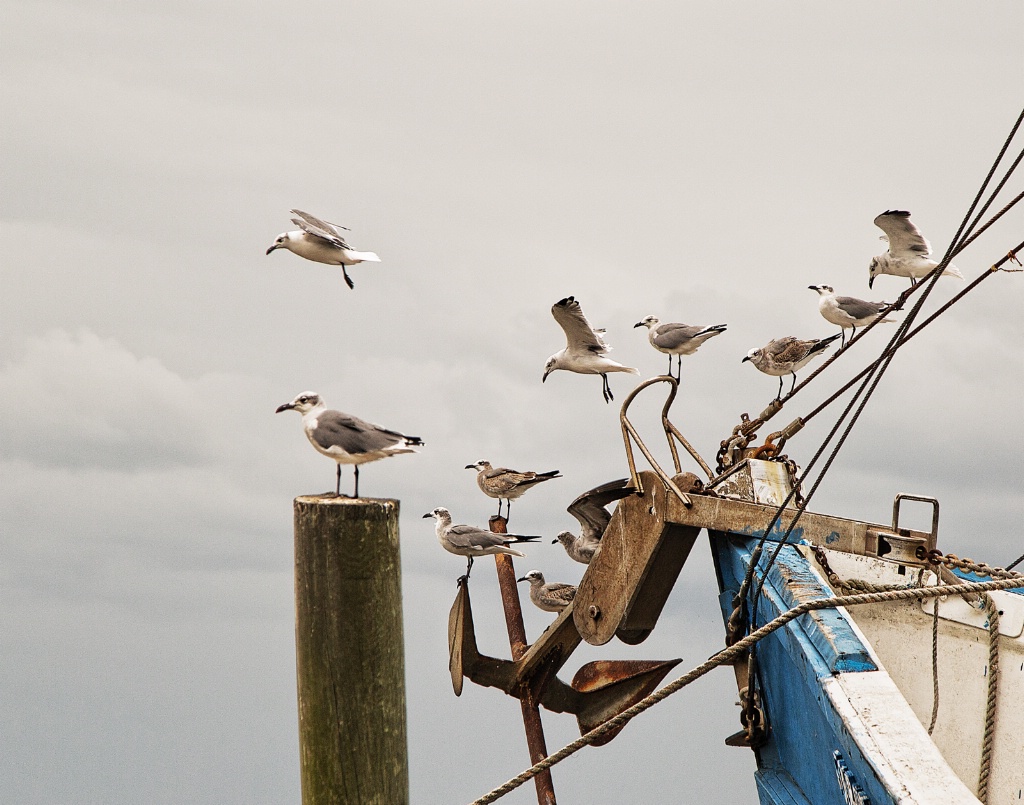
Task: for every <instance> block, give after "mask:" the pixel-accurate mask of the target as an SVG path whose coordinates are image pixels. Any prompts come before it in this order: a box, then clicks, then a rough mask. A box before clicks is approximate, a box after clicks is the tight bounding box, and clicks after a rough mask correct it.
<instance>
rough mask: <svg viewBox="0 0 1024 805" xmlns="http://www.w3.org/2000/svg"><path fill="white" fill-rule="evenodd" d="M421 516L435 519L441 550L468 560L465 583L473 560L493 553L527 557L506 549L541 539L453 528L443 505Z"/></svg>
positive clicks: (474, 529)
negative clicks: (518, 543) (520, 543)
mask: <svg viewBox="0 0 1024 805" xmlns="http://www.w3.org/2000/svg"><path fill="white" fill-rule="evenodd" d="M423 516H424V517H433V518H434V520H435V523H434V532H435V533H436V534H437V541H438V542H440V543H441V547H442V548H444V549H445V550H446V551H448V553H454V554H455V555H456V556H465V557H466V558H467V560H468V561H467V563H466V575H465V576H463V577H462V579H466V580H468V579H469V572H470V570H472V569H473V560H474V559H475V558H476V557H478V556H489V555H493V554H496V553H505V554H508V555H509V556H526V554H525V553H523V552H522V551H517V550H516V549H515V548H510V547H509V546H510V545H513V544H515V543H517V542H534V541H536V540H538V539H540V537H524V536H522V535H521V534H496V533H495V532H493V531H485V530H484V529H482V528H477V527H476V526H472V525H452V515H451V512H449V511H448V509H446V508H444V507H443V506H438V507H437V508H436V509H433V510H432V511H430V512H428V513H427V514H424V515H423ZM460 581H461V579H460Z"/></svg>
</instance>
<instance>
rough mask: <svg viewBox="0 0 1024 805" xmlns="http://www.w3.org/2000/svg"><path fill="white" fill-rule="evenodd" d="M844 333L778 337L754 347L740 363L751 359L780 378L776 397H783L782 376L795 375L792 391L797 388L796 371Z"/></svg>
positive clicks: (765, 371) (770, 373)
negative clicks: (804, 336) (812, 336)
mask: <svg viewBox="0 0 1024 805" xmlns="http://www.w3.org/2000/svg"><path fill="white" fill-rule="evenodd" d="M840 335H842V331H840V332H838V333H836V334H835V335H830V336H829V337H828V338H812V339H811V340H809V341H801V340H800V339H799V338H796V337H795V336H792V335H787V336H786V337H785V338H776V339H775V340H774V341H769V342H768V343H767V344H765V345H764V346H763V347H761V348H760V349H752V350H750V352H748V353H747V357H745V358H744V359H743V360H742V361H740V363H743V362H744V361H750V362H751V363H752V364H754V366H756V367H757V368H758V369H760V370H761V371H762V372H764V373H765V374H766V375H774V376H775V377H777V378H779V393H778V396H777V397H776V398H775V399H777V400H779V399H782V377H783V375H793V385H792V386H791V387H790V389H789V391H790V393H792V392H793V389H795V388H796V372H797V369H800V368H802V367H804V366H806V365H807V364H808V363H809V362H810V360H811V359H812V358H814V357H816V356H818V355H820V354H821V353H822V350H824V349H825V347H827V346H828V345H829V344H831V343H832V342H833V341H835V340H836V339H837V338H839V336H840Z"/></svg>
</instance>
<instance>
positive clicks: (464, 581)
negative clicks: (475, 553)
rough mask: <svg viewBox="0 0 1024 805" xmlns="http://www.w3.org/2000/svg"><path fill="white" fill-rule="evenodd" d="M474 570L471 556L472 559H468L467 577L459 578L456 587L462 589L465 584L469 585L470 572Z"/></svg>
mask: <svg viewBox="0 0 1024 805" xmlns="http://www.w3.org/2000/svg"><path fill="white" fill-rule="evenodd" d="M472 569H473V557H472V556H470V557H467V559H466V575H464V576H459V578H458V579H457V580H456V582H455V583H456V585H458V586H459V587H461V586H462V585H463V584H469V571H471V570H472Z"/></svg>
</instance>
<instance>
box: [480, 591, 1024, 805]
mask: <svg viewBox="0 0 1024 805" xmlns="http://www.w3.org/2000/svg"><path fill="white" fill-rule="evenodd" d="M1019 586H1021V579H1020V577H1019V576H1013V577H1011V578H1002V579H993V580H992V581H980V582H969V583H966V584H942V585H938V586H935V587H906V588H901V589H896V590H888V591H885V592H877V593H860V594H857V595H848V596H831V597H829V598H819V599H818V600H816V601H806V602H804V603H803V604H800V605H799V606H796V607H794V608H793V609H790V610H787V611H786V612H783V613H782V614H781V615H779V616H778V617H776V618H774V619H773V620H772V621H770V622H769V623H766V624H765V625H764V626H762V627H761V628H759V629H757V630H755V631H753V632H751V633H750V634H749V635H747V636H746V637H744V638H742V639H740V640H738V641H737V642H735V643H733V644H732V645H731V646H729V647H728V648H724V649H722V650H721V651H719V652H718V653H716V654H714V655H712V656H711V657H710V658H709V659H707V660H705V661H704V662H703V663H701V664H700V665H698V666H697V667H696V668H694V669H693V670H691V671H688V672H687V673H685V674H683V675H682V676H681V677H679V678H678V679H676V680H674V681H672V682H670V683H669V684H668V685H665V686H664V687H663V688H660V689H659V690H657V691H655V692H654V693H652V694H651V695H650V696H647V697H646V698H644V699H641V700H640V701H639V702H637V703H636V704H634V705H633V706H632V707H629V708H627V709H626V710H623V711H622V712H621V713H619V714H618V715H617V716H614V717H612V718H610V719H608V720H607V721H605V722H604V723H602V724H600V725H599V726H597V727H595V728H594V729H592V730H591V731H590V732H588V733H586V734H585V735H582V736H580V737H579V738H577V739H576V740H575V741H572V742H571V743H568V744H566V745H565V746H563V747H562V748H561V749H559V750H558V751H557V752H554V753H553V754H551V755H548V756H547V757H546V758H544V759H543V760H541V761H540V762H538V763H536V764H534V765H533V766H531V767H530V768H528V769H526V770H525V771H523V772H521V773H520V774H518V775H516V776H515V777H513V778H512V779H511V780H509V781H508V782H506V783H504V784H503V785H500V786H498V787H497V788H495V789H493V790H492V791H490V792H488V793H487V794H484V795H483V796H482V797H480V798H479V799H476V800H474V801H473V802H472V804H471V805H487V804H488V803H491V802H495V801H496V800H498V799H500V798H501V797H503V796H505V794H508V793H509V792H511V791H514V790H515V789H516V788H518V787H519V786H521V785H522V784H523V783H525V782H527V781H529V780H531V779H533V778H534V777H535V776H537V775H538V774H540V772H542V771H544V770H545V769H550V768H551V767H552V766H554V765H556V764H558V763H560V762H561V761H563V760H565V759H566V758H567V757H569V756H570V755H573V754H575V753H576V752H578V751H579V750H580V749H582V748H583V747H584V746H587V745H588V744H591V743H593V742H594V741H596V740H597V739H598V738H600V737H602V736H603V735H605V734H606V733H608V732H610V731H611V730H613V729H617V728H618V727H621V726H624V725H625V724H626V723H627V722H629V721H630V720H632V719H633V718H635V717H636V716H638V715H640V714H641V713H642V712H644V711H645V710H649V709H650V708H651V707H653V706H654V705H656V704H658V703H659V702H662V701H664V700H665V699H667V698H668V697H669V696H671V695H672V694H673V693H676V692H678V691H680V690H682V689H683V688H684V687H686V686H687V685H689V684H690V683H691V682H694V681H696V680H697V679H700V678H701V677H702V676H705V675H706V674H707V673H708V672H709V671H711V670H712V669H714V668H718V667H719V666H722V665H728V664H730V663H731V662H732V661H733V660H735V659H736V658H737V657H739V656H740V655H742V654H743V653H744V652H746V651H747V650H748V649H749V648H750V647H751V646H753V645H754V644H756V643H758V642H759V641H761V640H763V639H764V638H765V637H767V636H768V635H770V634H771V633H772V632H775V631H777V630H778V629H781V628H782V627H783V626H785V625H786V624H787V623H790V622H791V621H794V620H796V619H797V618H799V617H800V616H801V615H806V614H807V613H808V612H814V611H817V610H820V609H835V608H836V607H853V606H860V605H862V604H878V603H882V602H884V601H914V600H921V599H924V598H935V597H938V596H942V595H960V594H963V593H982V592H989V591H991V590H1009V589H1012V588H1014V587H1019ZM989 665H990V668H991V655H990V661H989ZM990 684H991V682H990ZM993 712H994V711H993ZM993 724H994V715H993ZM990 751H991V750H990Z"/></svg>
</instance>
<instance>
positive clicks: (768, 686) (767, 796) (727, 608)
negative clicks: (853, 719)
mask: <svg viewBox="0 0 1024 805" xmlns="http://www.w3.org/2000/svg"><path fill="white" fill-rule="evenodd" d="M710 536H711V547H712V552H713V555H714V559H715V569H716V572H717V574H718V582H719V589H720V591H721V595H720V598H719V603H720V605H721V607H722V615H723V619H724V620H726V621H728V618H729V615H730V614H731V612H732V601H733V597H734V596H735V595H736V593H737V591H738V590H739V587H740V584H741V582H742V579H743V576H744V573H745V572H746V569H747V567H748V565H749V562H750V555H751V551H752V550H753V547H754V545H755V544H756V540H754V539H750V538H747V537H740V536H737V535H735V534H724V533H720V532H712V533H711V535H710ZM775 545H776V543H772V542H769V543H767V549H766V550H765V553H764V555H763V556H762V558H761V562H760V563H759V569H758V571H757V573H756V578H763V573H762V572H761V568H763V567H764V566H765V564H766V563H767V557H768V555H770V554H771V552H772V550H774V547H775ZM829 595H832V591H831V590H829V589H828V588H826V587H823V586H822V585H821V583H820V580H819V578H818V577H817V575H815V574H814V573H813V572H812V571H811V569H810V568H809V566H808V563H807V561H806V560H805V559H804V557H803V556H802V555H801V554H800V553H799V552H797V551H796V550H795V549H794V548H792V547H790V546H785V547H784V548H783V549H782V552H781V553H780V554H779V557H778V559H777V560H776V562H775V564H774V565H773V566H772V567H771V569H770V570H769V571H768V575H767V579H766V581H765V584H764V592H763V594H762V595H761V597H760V600H759V602H758V606H757V623H758V624H764V623H767V622H768V621H770V620H772V619H773V618H775V617H776V616H778V615H779V614H781V613H782V612H784V611H786V610H788V609H791V608H792V607H793V606H796V605H798V604H800V603H802V602H803V601H804V600H807V599H808V598H811V597H813V598H822V597H827V596H829ZM757 660H758V675H759V681H760V694H761V697H762V706H763V708H764V710H765V715H766V718H767V723H768V726H769V734H768V741H767V743H766V744H765V745H763V746H762V747H760V748H759V749H757V750H756V751H755V754H756V757H757V765H758V770H757V772H756V773H755V777H756V783H757V791H758V795H759V797H760V800H761V803H762V805H849V803H858V802H870V803H872V804H873V805H882V804H883V803H895V802H896V801H897V800H896V798H895V797H894V796H893V794H892V793H890V792H889V791H888V790H886V786H885V785H884V783H883V782H882V781H881V780H880V779H879V778H878V776H876V774H875V772H874V770H873V768H872V764H871V763H870V762H869V760H868V759H867V758H865V757H864V756H863V755H862V753H861V750H860V748H859V747H858V746H857V743H856V742H855V741H854V739H853V738H852V736H851V734H850V731H849V730H848V729H847V726H846V724H845V723H844V720H843V717H842V716H841V715H840V714H839V713H838V712H836V710H835V708H834V706H833V705H832V702H831V700H830V699H829V697H828V696H827V695H826V694H825V692H824V690H823V687H822V683H823V681H824V680H826V679H831V678H832V677H834V676H835V675H836V674H857V673H863V672H867V671H874V670H877V669H876V666H875V663H874V662H873V661H872V659H871V655H870V652H869V651H868V649H867V647H866V646H864V645H863V643H862V641H861V639H860V638H859V637H858V633H857V632H856V630H855V629H853V628H852V627H851V625H850V624H849V622H848V621H847V620H846V618H845V616H844V615H843V614H842V613H840V612H838V611H835V610H823V611H821V612H816V613H811V614H808V615H805V616H804V617H802V618H799V619H797V620H796V621H793V622H792V623H790V624H788V625H787V626H785V627H783V628H782V629H780V630H778V631H777V632H774V633H773V634H771V635H770V636H768V637H767V638H766V639H764V640H763V641H761V643H759V644H758V649H757Z"/></svg>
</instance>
